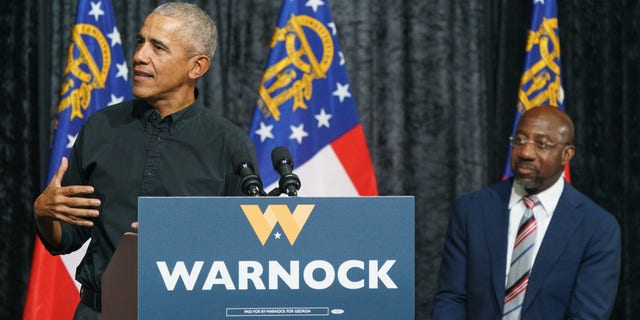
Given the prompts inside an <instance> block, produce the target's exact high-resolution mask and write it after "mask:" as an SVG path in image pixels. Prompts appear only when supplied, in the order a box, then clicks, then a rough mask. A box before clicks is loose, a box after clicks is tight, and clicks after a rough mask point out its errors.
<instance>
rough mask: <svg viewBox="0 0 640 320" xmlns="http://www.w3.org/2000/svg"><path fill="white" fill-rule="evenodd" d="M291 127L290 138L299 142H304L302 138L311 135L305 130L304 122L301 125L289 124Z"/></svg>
mask: <svg viewBox="0 0 640 320" xmlns="http://www.w3.org/2000/svg"><path fill="white" fill-rule="evenodd" d="M289 128H291V135H290V136H289V140H294V139H295V140H297V141H298V144H302V138H304V137H307V136H309V134H308V133H307V132H305V131H304V123H301V124H300V125H299V126H297V127H296V126H289Z"/></svg>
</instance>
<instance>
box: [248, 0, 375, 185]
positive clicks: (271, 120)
mask: <svg viewBox="0 0 640 320" xmlns="http://www.w3.org/2000/svg"><path fill="white" fill-rule="evenodd" d="M258 92H259V98H258V102H257V105H256V109H255V111H254V114H253V118H252V122H251V128H250V131H249V135H250V136H251V138H252V140H253V142H254V144H255V146H256V153H257V157H258V165H259V169H260V174H261V176H262V179H263V183H264V185H265V186H266V187H265V191H267V192H269V191H270V190H272V188H275V187H276V186H277V184H278V180H279V178H280V177H279V175H278V174H277V172H276V171H275V170H274V169H273V165H272V161H271V151H272V150H273V149H274V148H275V147H278V146H285V147H287V148H288V149H289V150H290V152H291V155H292V157H293V162H294V173H295V174H297V175H298V176H299V178H300V181H301V188H300V191H299V195H303V196H357V195H362V196H373V195H377V194H378V189H377V184H376V178H375V172H374V169H373V164H372V163H371V158H370V156H369V150H368V148H367V144H366V141H365V138H364V133H363V130H362V126H361V124H360V121H359V119H358V112H357V109H356V105H355V102H354V100H353V96H352V94H351V89H350V83H349V79H348V77H347V72H346V69H345V61H344V55H343V53H342V51H341V49H340V45H339V44H338V37H337V30H336V25H335V23H334V21H333V19H332V18H331V13H330V12H329V7H328V5H327V3H326V1H322V0H304V1H302V0H294V1H291V0H284V1H283V3H282V7H281V9H280V16H279V18H278V25H277V27H276V29H275V31H274V33H273V37H272V40H271V50H270V52H269V58H268V60H267V66H266V68H265V71H264V74H263V76H262V80H261V82H260V88H259V90H258Z"/></svg>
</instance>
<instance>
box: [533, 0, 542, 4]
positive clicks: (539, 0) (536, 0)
mask: <svg viewBox="0 0 640 320" xmlns="http://www.w3.org/2000/svg"><path fill="white" fill-rule="evenodd" d="M536 3H542V4H544V0H533V4H536Z"/></svg>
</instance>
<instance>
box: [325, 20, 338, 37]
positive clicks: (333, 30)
mask: <svg viewBox="0 0 640 320" xmlns="http://www.w3.org/2000/svg"><path fill="white" fill-rule="evenodd" d="M327 26H329V28H331V35H334V36H335V35H336V34H337V33H338V30H337V29H336V23H335V22H329V23H327Z"/></svg>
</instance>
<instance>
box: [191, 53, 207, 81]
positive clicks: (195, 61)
mask: <svg viewBox="0 0 640 320" xmlns="http://www.w3.org/2000/svg"><path fill="white" fill-rule="evenodd" d="M190 62H191V69H190V70H189V78H191V79H194V80H195V79H198V78H200V77H202V76H203V75H204V74H205V73H207V71H208V70H209V67H211V60H210V59H209V57H207V56H205V55H203V54H200V55H197V56H194V57H192V58H191V59H190Z"/></svg>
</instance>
